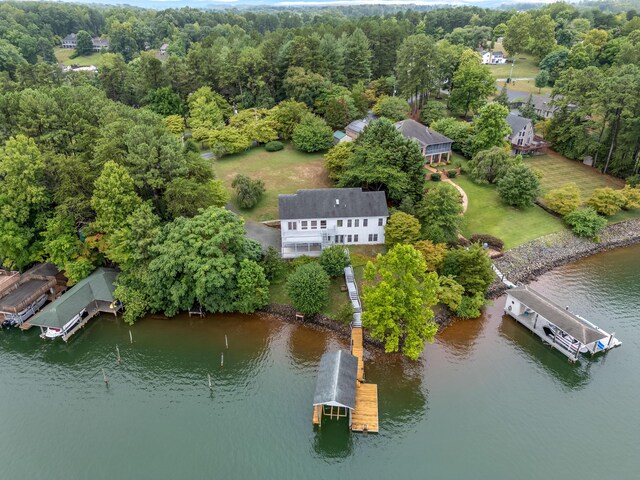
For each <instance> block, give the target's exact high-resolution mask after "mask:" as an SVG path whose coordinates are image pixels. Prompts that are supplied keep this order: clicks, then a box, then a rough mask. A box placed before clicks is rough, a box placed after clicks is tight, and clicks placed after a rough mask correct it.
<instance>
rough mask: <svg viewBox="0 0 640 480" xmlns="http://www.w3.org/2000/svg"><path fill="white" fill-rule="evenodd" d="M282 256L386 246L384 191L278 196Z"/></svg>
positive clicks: (335, 190)
mask: <svg viewBox="0 0 640 480" xmlns="http://www.w3.org/2000/svg"><path fill="white" fill-rule="evenodd" d="M278 206H279V210H280V228H281V231H280V235H281V238H282V257H283V258H294V257H299V256H301V255H308V256H318V255H320V252H322V250H323V249H324V248H326V247H327V246H329V245H333V244H346V245H359V244H360V245H361V244H365V245H367V244H369V245H373V244H380V243H384V226H385V225H386V224H387V217H388V216H389V210H388V209H387V198H386V195H385V193H384V192H380V191H377V192H363V191H362V189H361V188H323V189H315V190H298V193H295V194H287V195H284V194H282V195H279V197H278Z"/></svg>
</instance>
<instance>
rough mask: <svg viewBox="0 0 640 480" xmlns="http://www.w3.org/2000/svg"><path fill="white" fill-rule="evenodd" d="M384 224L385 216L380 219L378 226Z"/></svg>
mask: <svg viewBox="0 0 640 480" xmlns="http://www.w3.org/2000/svg"><path fill="white" fill-rule="evenodd" d="M383 225H384V218H379V219H378V226H379V227H382V226H383Z"/></svg>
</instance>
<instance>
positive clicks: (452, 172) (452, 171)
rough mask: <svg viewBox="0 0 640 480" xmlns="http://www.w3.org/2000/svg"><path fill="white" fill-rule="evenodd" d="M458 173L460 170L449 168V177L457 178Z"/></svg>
mask: <svg viewBox="0 0 640 480" xmlns="http://www.w3.org/2000/svg"><path fill="white" fill-rule="evenodd" d="M456 175H458V171H457V170H453V169H452V170H447V177H449V178H456Z"/></svg>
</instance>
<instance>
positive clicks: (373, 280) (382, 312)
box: [362, 245, 439, 360]
mask: <svg viewBox="0 0 640 480" xmlns="http://www.w3.org/2000/svg"><path fill="white" fill-rule="evenodd" d="M365 280H366V283H365V285H364V288H363V295H362V304H363V307H364V309H363V313H362V323H363V325H364V326H365V327H366V328H367V329H368V331H369V333H370V335H371V336H372V337H373V338H374V339H376V340H379V341H381V342H383V343H384V347H385V351H386V352H388V353H389V352H398V351H401V352H402V354H403V355H406V356H407V357H409V358H411V359H413V360H416V359H417V358H418V357H419V356H420V353H422V351H423V350H424V344H425V342H432V341H433V338H434V336H435V334H436V332H437V331H438V325H437V324H436V323H434V322H433V321H432V319H433V310H432V307H433V306H434V305H435V304H436V303H437V301H438V297H437V292H438V287H439V283H438V276H437V274H436V273H435V272H427V268H426V264H425V261H424V258H423V257H422V255H421V254H420V252H418V251H417V250H416V249H415V248H413V247H412V246H411V245H396V246H394V247H393V248H392V249H391V250H389V252H388V253H387V254H386V255H378V257H377V259H376V262H375V263H373V262H369V263H367V266H366V267H365Z"/></svg>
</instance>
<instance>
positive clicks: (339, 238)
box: [336, 235, 344, 243]
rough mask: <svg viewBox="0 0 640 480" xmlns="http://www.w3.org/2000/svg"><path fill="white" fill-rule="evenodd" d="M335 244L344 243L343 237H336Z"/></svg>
mask: <svg viewBox="0 0 640 480" xmlns="http://www.w3.org/2000/svg"><path fill="white" fill-rule="evenodd" d="M336 243H344V235H336Z"/></svg>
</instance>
